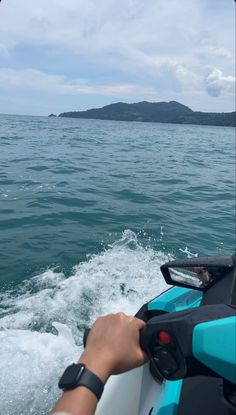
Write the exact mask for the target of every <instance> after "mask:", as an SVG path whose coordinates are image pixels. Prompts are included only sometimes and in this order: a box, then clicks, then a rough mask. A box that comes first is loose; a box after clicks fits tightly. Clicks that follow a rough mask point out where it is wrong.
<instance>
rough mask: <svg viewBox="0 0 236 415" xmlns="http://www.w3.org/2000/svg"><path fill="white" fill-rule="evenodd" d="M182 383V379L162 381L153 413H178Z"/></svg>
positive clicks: (161, 414)
mask: <svg viewBox="0 0 236 415" xmlns="http://www.w3.org/2000/svg"><path fill="white" fill-rule="evenodd" d="M182 383H183V381H182V380H175V381H169V380H164V381H163V382H162V385H161V392H160V393H159V394H158V397H157V399H156V402H155V404H154V408H153V411H152V415H177V411H178V405H179V399H180V394H181V389H182Z"/></svg>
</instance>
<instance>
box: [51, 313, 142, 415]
mask: <svg viewBox="0 0 236 415" xmlns="http://www.w3.org/2000/svg"><path fill="white" fill-rule="evenodd" d="M144 325H145V323H144V322H143V321H141V320H139V319H137V318H135V317H131V316H126V315H125V314H124V313H117V314H109V315H108V316H105V317H100V318H98V319H97V320H96V322H95V324H94V325H93V327H92V329H91V331H90V333H89V336H88V339H87V344H86V348H85V350H84V352H83V353H82V355H81V357H80V360H79V363H81V364H83V365H84V366H85V367H86V368H87V369H88V370H89V371H90V372H92V373H93V374H94V375H95V376H97V377H98V378H99V379H100V380H101V382H102V383H103V384H104V385H105V383H106V381H107V379H108V378H109V376H110V375H116V374H120V373H124V372H126V371H127V370H130V369H133V368H135V367H138V366H140V365H143V364H144V363H145V362H146V361H147V356H146V354H145V353H144V351H143V350H142V349H141V348H140V343H139V336H140V330H142V329H143V327H144ZM82 376H83V375H82ZM72 380H73V379H72ZM72 384H73V385H74V383H72ZM81 384H83V383H82V382H81ZM85 384H86V383H85ZM75 385H77V383H76V382H75ZM88 387H89V386H88ZM68 389H69V388H68ZM98 396H100V395H98ZM96 407H97V397H96V395H95V394H94V393H93V392H92V391H90V389H88V388H86V387H85V386H77V387H76V388H75V389H73V390H69V391H67V392H64V393H63V395H62V397H61V398H60V399H59V401H58V402H57V404H56V405H55V406H54V408H53V410H52V412H51V415H53V414H57V413H59V414H60V415H62V414H64V415H66V414H69V415H94V413H95V411H96ZM59 414H58V415H59Z"/></svg>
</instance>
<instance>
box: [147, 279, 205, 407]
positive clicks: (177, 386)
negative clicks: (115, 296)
mask: <svg viewBox="0 0 236 415" xmlns="http://www.w3.org/2000/svg"><path fill="white" fill-rule="evenodd" d="M201 301H202V293H201V291H195V290H191V289H189V288H182V287H173V288H170V289H169V290H168V291H165V292H164V293H162V294H161V295H160V296H159V297H156V298H154V299H153V300H152V301H150V303H148V306H147V307H148V310H161V311H166V312H174V311H182V310H185V309H188V308H194V307H199V306H200V304H201ZM182 383H183V381H182V380H176V381H169V380H164V381H163V382H162V385H161V393H158V396H157V399H156V402H155V403H154V407H153V411H152V415H177V410H178V405H179V399H180V395H181V389H182Z"/></svg>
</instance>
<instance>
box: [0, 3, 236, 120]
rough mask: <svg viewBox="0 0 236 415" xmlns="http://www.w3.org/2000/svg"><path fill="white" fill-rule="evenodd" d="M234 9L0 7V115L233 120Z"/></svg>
mask: <svg viewBox="0 0 236 415" xmlns="http://www.w3.org/2000/svg"><path fill="white" fill-rule="evenodd" d="M234 94H235V2H234V0H119V1H118V0H40V1H38V0H2V1H1V2H0V113H9V114H31V115H48V114H49V113H55V114H59V113H60V112H64V111H70V110H85V109H88V108H94V107H102V106H104V105H107V104H110V103H113V102H118V101H122V102H139V101H151V102H160V101H172V100H175V101H178V102H180V103H182V104H185V105H187V106H189V107H190V108H192V109H193V110H197V111H210V112H228V111H234V110H235V95H234Z"/></svg>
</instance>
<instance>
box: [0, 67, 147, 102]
mask: <svg viewBox="0 0 236 415" xmlns="http://www.w3.org/2000/svg"><path fill="white" fill-rule="evenodd" d="M0 85H1V87H2V88H6V86H8V87H13V88H20V89H23V90H24V89H28V90H29V89H30V90H34V91H45V92H51V93H56V94H62V95H63V94H65V95H81V94H85V95H86V94H91V95H92V94H95V95H97V94H98V95H104V96H109V95H127V94H130V93H134V92H142V91H140V87H139V86H137V85H132V84H111V85H91V84H89V82H88V81H87V80H85V79H82V80H71V79H68V78H67V77H65V76H58V75H51V74H47V73H44V72H42V71H38V70H35V69H23V70H15V69H10V68H0Z"/></svg>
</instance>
